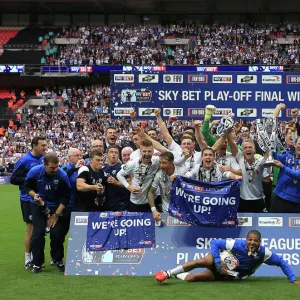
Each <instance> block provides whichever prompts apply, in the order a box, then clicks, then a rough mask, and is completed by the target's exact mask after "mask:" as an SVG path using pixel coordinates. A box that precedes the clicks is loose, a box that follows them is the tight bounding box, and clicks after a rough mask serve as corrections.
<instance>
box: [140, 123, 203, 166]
mask: <svg viewBox="0 0 300 300" xmlns="http://www.w3.org/2000/svg"><path fill="white" fill-rule="evenodd" d="M135 131H137V132H138V134H139V136H140V137H141V138H142V139H143V140H149V141H150V142H151V143H152V144H153V147H154V148H155V149H156V150H157V151H159V152H160V153H164V152H166V151H170V152H172V153H173V155H174V161H175V164H176V165H179V166H183V167H185V168H186V169H187V170H191V169H192V168H193V167H194V166H195V165H196V164H197V163H199V162H200V160H201V152H196V151H195V140H194V139H193V138H192V137H191V136H190V135H183V138H182V141H181V147H180V146H179V149H180V151H178V149H177V148H176V149H177V150H168V149H167V148H165V147H164V146H163V145H161V144H160V143H159V142H157V141H154V140H153V139H151V138H150V137H149V136H148V135H147V134H146V133H145V132H144V131H143V130H141V128H138V127H136V128H135ZM176 145H177V144H176Z"/></svg>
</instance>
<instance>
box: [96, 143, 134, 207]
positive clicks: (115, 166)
mask: <svg viewBox="0 0 300 300" xmlns="http://www.w3.org/2000/svg"><path fill="white" fill-rule="evenodd" d="M121 166H122V164H121V163H119V149H118V147H117V146H114V145H112V146H109V147H108V148H107V159H106V164H105V165H104V167H103V169H102V170H103V171H104V175H105V177H106V178H107V186H106V189H105V202H104V205H103V210H105V211H124V210H127V208H128V204H129V198H130V193H129V192H128V191H127V190H126V188H125V187H124V186H123V184H122V183H121V182H119V181H118V180H117V179H116V177H117V174H118V172H119V171H120V170H121Z"/></svg>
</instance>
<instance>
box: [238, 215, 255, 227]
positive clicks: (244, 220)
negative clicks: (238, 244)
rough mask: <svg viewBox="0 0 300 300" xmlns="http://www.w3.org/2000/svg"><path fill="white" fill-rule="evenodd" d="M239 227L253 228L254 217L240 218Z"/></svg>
mask: <svg viewBox="0 0 300 300" xmlns="http://www.w3.org/2000/svg"><path fill="white" fill-rule="evenodd" d="M238 226H252V217H238Z"/></svg>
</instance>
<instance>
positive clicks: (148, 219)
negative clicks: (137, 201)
mask: <svg viewBox="0 0 300 300" xmlns="http://www.w3.org/2000/svg"><path fill="white" fill-rule="evenodd" d="M154 244H155V225H154V220H153V217H152V213H141V212H90V213H89V218H88V230H87V239H86V249H87V251H103V250H114V249H128V248H130V249H131V248H149V247H153V246H154Z"/></svg>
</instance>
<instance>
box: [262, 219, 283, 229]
mask: <svg viewBox="0 0 300 300" xmlns="http://www.w3.org/2000/svg"><path fill="white" fill-rule="evenodd" d="M258 226H262V227H282V226H283V218H282V217H258Z"/></svg>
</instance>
